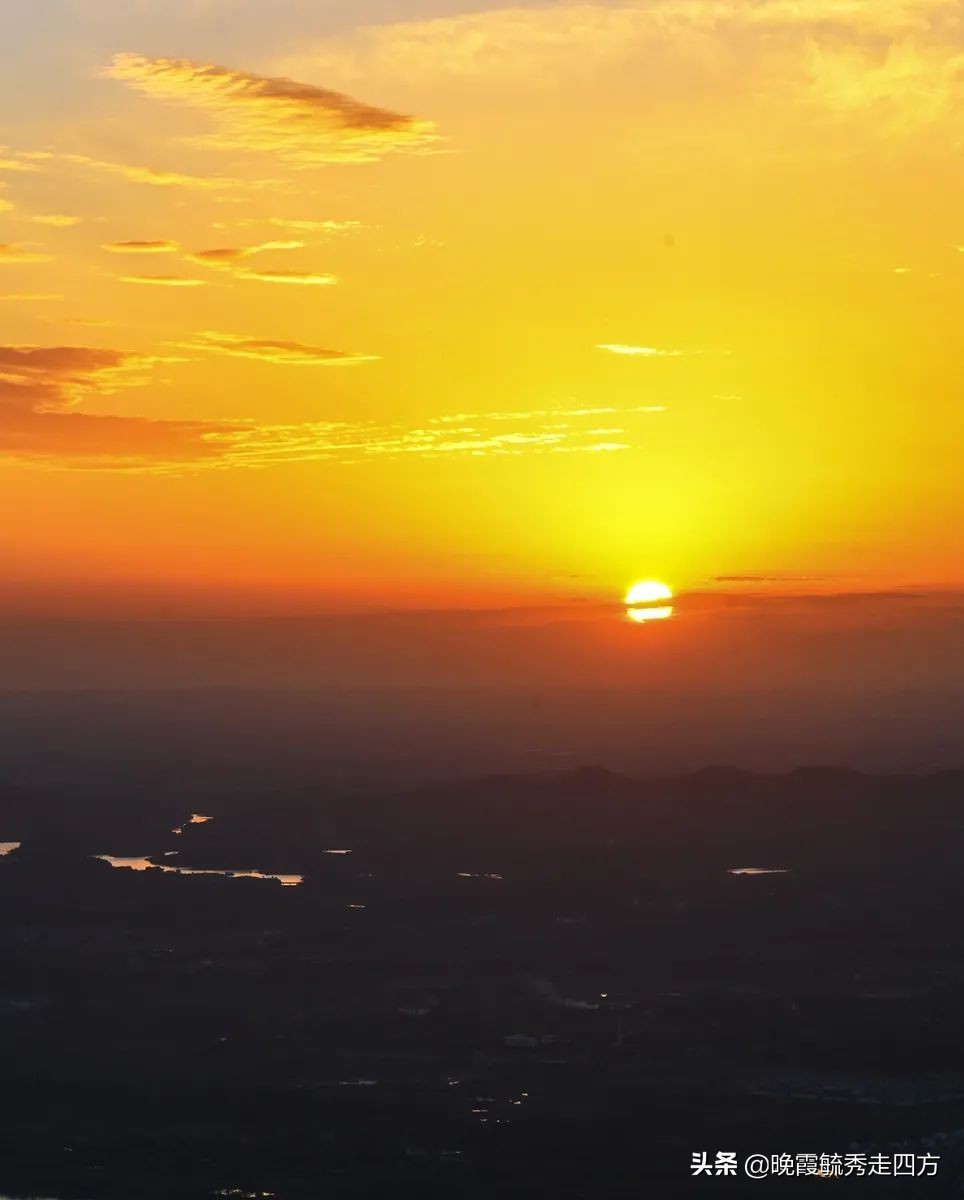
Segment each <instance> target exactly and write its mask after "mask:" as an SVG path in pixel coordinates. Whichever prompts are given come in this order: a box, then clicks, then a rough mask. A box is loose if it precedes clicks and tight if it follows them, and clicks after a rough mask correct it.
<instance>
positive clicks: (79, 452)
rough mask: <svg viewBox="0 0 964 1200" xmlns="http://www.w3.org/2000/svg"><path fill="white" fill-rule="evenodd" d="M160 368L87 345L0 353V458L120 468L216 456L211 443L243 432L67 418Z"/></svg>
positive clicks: (146, 359) (221, 426) (152, 361)
mask: <svg viewBox="0 0 964 1200" xmlns="http://www.w3.org/2000/svg"><path fill="white" fill-rule="evenodd" d="M165 361H171V360H170V359H164V358H159V357H156V356H148V355H140V354H133V353H129V352H125V351H121V350H112V349H101V348H96V347H91V346H0V456H3V457H5V458H8V459H16V460H21V461H32V462H41V463H44V464H46V465H70V464H73V465H86V466H101V467H103V466H113V467H121V468H124V467H130V466H135V465H140V466H145V465H150V464H156V463H158V462H199V461H204V460H209V459H212V458H216V457H218V456H219V455H220V454H221V453H222V450H221V447H220V445H219V444H218V443H219V439H224V438H230V437H232V436H234V435H236V434H238V433H240V432H242V431H243V430H244V429H245V428H246V426H243V425H235V424H231V423H227V422H203V421H164V420H149V419H147V418H144V417H136V416H135V417H130V416H114V415H105V414H97V413H84V412H76V411H70V410H72V409H75V408H76V406H77V405H79V404H81V403H83V402H84V401H87V400H89V399H91V398H96V397H98V396H107V395H111V394H113V393H115V392H117V391H119V390H121V389H123V388H129V387H137V386H141V385H143V384H145V383H146V382H148V380H149V378H150V370H151V368H152V367H153V366H154V365H156V364H157V363H159V362H165Z"/></svg>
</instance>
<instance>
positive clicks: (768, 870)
mask: <svg viewBox="0 0 964 1200" xmlns="http://www.w3.org/2000/svg"><path fill="white" fill-rule="evenodd" d="M789 874H790V872H789V870H788V869H787V868H786V867H730V868H729V870H728V871H727V875H789Z"/></svg>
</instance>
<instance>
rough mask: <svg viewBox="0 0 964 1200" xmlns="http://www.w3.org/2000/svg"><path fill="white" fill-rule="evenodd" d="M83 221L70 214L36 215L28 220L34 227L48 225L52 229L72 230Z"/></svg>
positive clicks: (81, 218)
mask: <svg viewBox="0 0 964 1200" xmlns="http://www.w3.org/2000/svg"><path fill="white" fill-rule="evenodd" d="M83 219H84V218H83V217H72V216H70V215H69V214H68V213H34V215H33V216H32V217H28V218H27V220H28V221H32V222H33V224H34V225H47V226H49V227H50V228H51V229H70V228H71V227H72V226H74V225H80V224H81V223H82V222H83Z"/></svg>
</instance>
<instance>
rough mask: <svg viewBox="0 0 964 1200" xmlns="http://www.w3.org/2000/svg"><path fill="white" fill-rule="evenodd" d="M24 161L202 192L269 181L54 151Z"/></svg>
mask: <svg viewBox="0 0 964 1200" xmlns="http://www.w3.org/2000/svg"><path fill="white" fill-rule="evenodd" d="M23 157H24V158H25V159H30V160H32V161H36V162H62V163H71V164H74V165H76V166H81V167H89V168H90V169H91V170H93V171H102V172H104V173H105V174H108V175H117V176H119V177H120V178H121V179H127V180H130V181H131V182H132V183H146V184H151V185H153V186H154V187H183V188H193V189H195V190H200V191H223V190H225V189H231V188H239V187H243V188H256V187H265V186H268V185H269V184H270V182H271V181H270V180H248V181H245V182H242V181H241V180H238V179H231V178H227V177H225V176H223V175H185V174H183V173H182V172H180V171H166V170H161V169H159V168H157V167H143V166H138V165H136V164H132V163H116V162H108V161H106V160H104V159H101V158H91V157H90V156H89V155H87V154H62V153H56V152H54V151H52V150H31V151H25V152H24V154H23Z"/></svg>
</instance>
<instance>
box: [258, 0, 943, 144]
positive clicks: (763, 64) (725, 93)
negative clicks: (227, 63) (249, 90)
mask: <svg viewBox="0 0 964 1200" xmlns="http://www.w3.org/2000/svg"><path fill="white" fill-rule="evenodd" d="M279 69H282V70H285V71H290V72H295V73H302V74H309V75H315V74H319V75H323V76H324V77H325V78H330V79H332V80H335V81H337V83H338V85H339V86H341V85H344V86H348V87H353V86H355V84H356V81H361V80H364V81H366V82H368V83H369V86H370V85H371V81H373V80H378V81H379V83H380V84H381V85H382V86H388V87H391V86H393V85H395V84H397V83H401V84H403V85H405V86H412V87H420V88H428V87H431V86H433V85H435V84H438V83H439V82H440V81H442V80H445V79H458V80H460V81H470V82H473V83H476V82H478V83H483V84H484V83H489V84H492V82H493V81H497V83H498V86H500V87H504V86H507V85H509V84H511V83H514V82H516V81H518V82H520V83H522V84H523V85H524V86H525V88H526V89H527V91H531V89H533V88H537V89H539V90H545V89H548V88H552V87H561V88H563V89H565V91H566V93H567V94H568V95H571V96H578V95H579V94H580V87H579V85H580V84H581V83H583V82H592V81H595V80H597V79H599V78H600V77H603V78H604V79H605V83H606V84H607V86H610V87H612V90H613V95H614V97H620V98H622V99H623V100H624V101H625V96H624V94H623V91H622V89H621V87H620V84H623V83H625V82H627V81H631V83H632V85H633V96H634V97H636V99H637V100H638V104H639V108H638V110H637V114H638V116H639V117H640V119H641V120H642V121H645V122H646V125H645V128H643V129H640V130H639V132H638V133H637V135H636V139H637V140H639V139H641V138H644V137H645V138H656V139H660V144H662V143H663V142H666V141H667V140H668V139H671V138H672V139H673V142H674V144H676V143H678V142H679V141H680V140H682V141H684V142H685V141H686V140H687V139H688V138H692V137H694V136H702V134H703V131H704V130H705V129H706V127H707V126H706V123H704V122H703V121H693V120H692V113H693V111H694V107H693V106H694V105H695V103H696V101H697V100H698V98H699V97H700V96H703V97H705V98H708V97H710V96H712V98H713V103H712V104H710V105H709V107H708V108H706V116H707V122H709V123H710V124H711V126H712V129H713V132H714V133H715V135H716V137H715V139H714V140H712V141H710V142H708V149H710V150H712V151H713V152H716V153H723V154H729V153H733V152H738V153H739V154H740V155H741V158H742V156H743V155H744V154H745V151H746V142H747V137H746V129H747V125H748V116H747V113H748V108H749V107H750V106H752V107H753V109H755V110H757V111H759V103H760V99H761V97H765V102H766V103H767V105H768V106H773V107H771V108H768V122H769V124H770V125H771V126H773V127H774V132H776V133H779V134H780V135H781V138H780V143H779V145H780V147H781V150H782V152H784V153H786V152H787V151H788V149H791V148H788V147H787V146H786V137H787V134H786V131H785V129H783V128H781V126H782V120H783V119H785V118H786V117H787V116H788V115H789V113H790V112H791V111H792V110H796V111H797V112H798V113H799V114H800V115H802V116H803V120H804V124H803V128H805V129H808V130H809V131H810V132H811V134H812V141H811V145H813V146H814V147H817V146H819V147H820V148H821V150H822V151H823V153H828V152H833V151H832V149H831V147H830V146H828V143H829V142H831V141H832V140H833V139H831V138H829V137H828V136H827V130H826V128H825V127H824V126H825V121H824V120H823V119H819V120H815V118H824V117H829V118H832V119H834V120H836V121H840V122H844V121H845V122H847V126H845V129H846V128H847V127H848V126H849V125H850V124H851V123H853V122H854V121H858V122H860V123H861V124H862V125H863V126H865V127H866V128H867V129H868V130H869V131H870V132H871V134H872V135H873V136H875V137H886V138H891V137H894V136H903V135H907V134H910V133H913V132H915V131H921V130H924V129H926V128H927V127H937V126H939V125H940V124H942V123H943V124H947V125H949V126H950V128H948V130H947V133H948V134H949V136H950V137H951V138H952V139H953V142H954V144H955V145H956V146H959V145H960V142H961V133H960V121H961V117H962V115H964V89H962V85H961V79H962V71H964V44H962V36H961V25H960V4H959V0H646V2H645V3H643V2H641V0H637V2H636V3H632V2H629V3H625V2H623V3H578V2H577V3H573V2H566V3H553V4H539V5H529V6H523V5H521V4H519V5H515V6H507V7H497V8H489V9H485V8H482V7H481V6H477V10H476V11H472V12H463V13H459V14H457V15H453V16H442V17H434V18H429V19H420V20H411V21H400V22H397V23H395V24H373V25H369V26H358V27H355V28H354V29H352V30H350V31H348V32H346V33H344V34H340V35H336V36H333V37H330V38H327V39H324V40H322V41H319V42H316V43H315V44H314V45H308V46H307V47H306V48H304V49H299V50H298V51H296V52H295V53H293V54H291V55H289V56H288V57H287V58H286V59H285V60H284V61H283V62H282V63H281V64H279ZM621 72H625V74H626V78H625V79H623V78H622V77H621V76H620V73H621ZM681 78H685V80H686V81H687V87H686V92H685V94H681V93H680V90H679V88H678V87H677V86H676V85H677V84H678V83H679V81H680V79H681ZM724 81H725V82H726V84H727V87H726V89H725V90H724V87H723V86H722V85H723V83H724ZM667 88H669V89H670V94H671V95H673V96H675V97H676V98H677V99H678V104H674V106H673V110H674V115H676V113H677V110H678V108H679V106H680V105H682V106H685V108H684V111H685V113H686V114H687V115H688V116H689V118H690V119H689V122H688V124H689V125H690V126H691V127H692V128H686V124H687V122H681V121H679V120H670V121H669V123H668V124H666V125H665V126H664V124H663V122H662V121H661V120H660V112H659V110H658V109H656V108H655V107H654V106H653V105H652V104H648V103H647V100H648V97H649V95H652V94H653V92H656V93H657V95H658V97H659V101H660V105H661V106H662V107H665V103H666V94H667ZM534 111H536V112H541V109H535V110H534ZM519 116H520V121H524V120H525V116H526V110H525V109H520V113H519ZM778 116H779V118H781V120H778V119H777V117H778ZM741 133H742V135H743V136H742V137H741V136H739V135H740V134H741ZM836 149H837V150H838V152H839V145H838V146H837V147H836ZM846 152H847V153H851V154H852V152H853V148H852V146H851V145H850V144H849V143H848V145H847V149H846Z"/></svg>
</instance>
